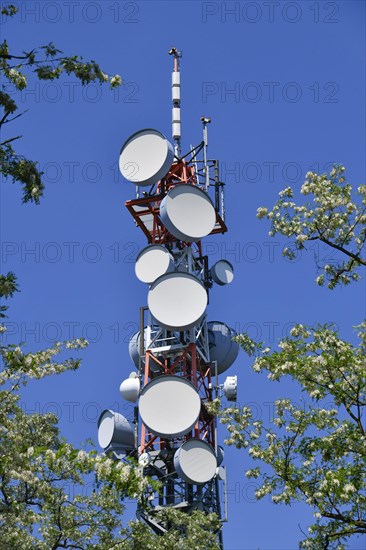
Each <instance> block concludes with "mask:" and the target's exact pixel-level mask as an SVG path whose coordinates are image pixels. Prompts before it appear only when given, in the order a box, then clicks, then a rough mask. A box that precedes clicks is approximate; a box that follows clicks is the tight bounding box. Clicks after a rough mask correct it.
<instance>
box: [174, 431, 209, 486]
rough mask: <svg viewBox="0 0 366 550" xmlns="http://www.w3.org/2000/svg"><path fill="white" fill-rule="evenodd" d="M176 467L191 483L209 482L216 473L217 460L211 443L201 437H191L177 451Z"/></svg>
mask: <svg viewBox="0 0 366 550" xmlns="http://www.w3.org/2000/svg"><path fill="white" fill-rule="evenodd" d="M174 467H175V469H176V471H177V473H178V475H179V476H180V477H181V478H182V479H184V480H185V481H187V482H188V483H191V484H198V485H202V484H203V483H207V482H208V481H210V479H212V478H213V477H214V475H215V474H216V468H217V460H216V456H215V452H214V450H213V448H212V447H211V445H209V444H208V443H206V442H205V441H202V440H201V439H189V440H188V441H186V442H185V443H183V445H182V446H181V447H180V448H179V449H178V450H177V451H176V453H175V455H174Z"/></svg>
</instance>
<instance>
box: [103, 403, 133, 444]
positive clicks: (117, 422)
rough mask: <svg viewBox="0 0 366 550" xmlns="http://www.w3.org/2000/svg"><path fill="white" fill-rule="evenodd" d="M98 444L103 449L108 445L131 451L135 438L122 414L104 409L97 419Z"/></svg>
mask: <svg viewBox="0 0 366 550" xmlns="http://www.w3.org/2000/svg"><path fill="white" fill-rule="evenodd" d="M98 442H99V445H100V446H101V447H102V448H103V449H106V448H107V447H109V446H110V445H112V446H114V447H118V448H120V449H133V448H134V446H135V437H134V434H133V430H132V428H131V426H130V423H129V422H128V420H127V419H126V418H125V417H124V416H123V415H122V414H120V413H118V412H114V411H112V410H110V409H106V410H105V411H103V412H102V414H101V415H100V417H99V419H98Z"/></svg>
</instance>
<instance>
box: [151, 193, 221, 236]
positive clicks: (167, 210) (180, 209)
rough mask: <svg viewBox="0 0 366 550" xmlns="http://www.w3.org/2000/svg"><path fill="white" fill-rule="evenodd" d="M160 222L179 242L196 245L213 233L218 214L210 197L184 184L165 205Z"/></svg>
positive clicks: (168, 196)
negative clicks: (195, 243)
mask: <svg viewBox="0 0 366 550" xmlns="http://www.w3.org/2000/svg"><path fill="white" fill-rule="evenodd" d="M160 218H161V221H162V222H163V224H164V225H165V227H166V228H167V230H168V231H169V232H170V233H171V234H172V235H173V236H174V237H175V238H176V239H180V240H181V241H185V242H195V241H199V240H200V239H202V238H203V237H206V236H207V235H209V234H210V233H211V231H212V230H213V228H214V226H215V222H216V212H215V208H214V205H213V204H212V201H211V199H210V197H209V196H208V195H207V193H205V192H204V191H202V190H201V189H200V188H199V187H195V186H194V185H190V184H188V183H181V184H179V185H176V186H175V187H173V188H172V189H171V190H170V191H169V193H168V194H167V195H166V196H165V197H164V199H163V200H162V201H161V204H160Z"/></svg>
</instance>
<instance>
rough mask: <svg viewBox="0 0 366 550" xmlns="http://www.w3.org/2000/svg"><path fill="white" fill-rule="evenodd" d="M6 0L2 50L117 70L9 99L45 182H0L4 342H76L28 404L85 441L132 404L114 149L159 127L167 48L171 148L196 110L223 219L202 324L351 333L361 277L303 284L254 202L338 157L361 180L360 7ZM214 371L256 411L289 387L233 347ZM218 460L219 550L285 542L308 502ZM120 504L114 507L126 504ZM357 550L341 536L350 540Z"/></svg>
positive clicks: (275, 549)
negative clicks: (268, 493)
mask: <svg viewBox="0 0 366 550" xmlns="http://www.w3.org/2000/svg"><path fill="white" fill-rule="evenodd" d="M18 4H19V6H20V7H21V14H20V15H18V16H17V17H16V18H14V20H13V21H11V22H8V23H6V24H5V25H4V26H3V30H2V34H3V36H6V37H7V39H8V41H9V44H10V46H11V49H12V50H13V51H21V50H23V49H24V50H30V49H32V48H33V47H35V46H36V45H42V44H46V43H48V42H50V41H54V42H55V44H56V45H57V47H59V48H60V49H62V50H63V51H65V52H67V53H68V54H75V53H78V54H81V55H83V56H84V57H85V58H93V59H95V60H97V61H98V62H99V63H100V64H101V66H102V68H103V69H104V70H105V72H107V73H109V74H114V73H119V74H121V75H122V77H123V79H124V81H125V85H124V87H123V88H121V89H120V90H119V92H118V93H113V92H110V91H109V90H108V89H107V87H105V88H103V89H100V88H99V87H98V86H94V85H93V86H89V87H88V89H87V90H83V89H82V88H81V86H80V84H78V83H77V82H76V80H75V79H74V78H70V77H65V78H64V79H61V80H60V81H58V82H57V83H48V82H45V83H39V82H36V81H34V82H31V84H30V87H29V90H33V93H30V91H27V92H26V93H24V94H23V97H22V101H21V105H20V107H23V108H24V109H26V108H27V109H29V112H28V113H27V114H25V115H24V116H23V117H21V118H20V119H18V120H17V121H16V122H14V123H12V124H11V125H9V126H11V128H9V131H10V130H11V132H12V135H13V134H14V135H16V134H18V133H22V134H23V136H24V137H23V138H22V140H19V141H18V142H17V143H16V144H15V145H16V147H17V150H18V151H19V152H22V153H23V154H25V155H27V156H28V157H29V158H31V159H37V160H38V161H39V163H40V166H41V168H43V169H44V170H45V171H46V183H47V186H46V192H45V197H44V199H43V200H42V203H41V205H40V206H34V205H21V203H20V199H21V193H20V190H19V188H18V187H17V186H12V185H10V184H7V185H1V193H2V211H1V226H2V227H1V238H2V243H3V249H2V272H4V271H7V270H13V271H15V273H16V274H17V276H18V279H19V284H20V287H21V293H20V294H17V295H16V297H15V298H14V299H13V300H12V301H11V309H10V318H9V322H10V323H12V324H11V325H10V327H9V335H8V341H12V342H18V341H20V340H22V341H25V342H26V346H27V348H28V349H32V350H37V349H40V348H41V347H43V346H47V345H48V344H50V343H52V342H53V341H57V340H61V339H67V338H69V336H72V332H73V331H74V335H75V336H85V337H87V338H88V339H89V340H90V341H91V342H92V344H91V345H90V347H89V349H88V350H86V351H85V352H84V353H83V366H82V367H81V369H80V370H79V371H78V372H77V373H67V374H64V375H62V376H60V377H54V378H50V379H47V380H44V381H40V382H37V383H34V384H31V385H30V386H29V388H28V389H27V392H26V393H25V396H24V400H23V403H24V406H25V407H26V408H27V409H28V410H29V411H32V410H41V411H46V410H56V411H57V412H58V414H59V415H60V425H61V428H62V432H63V434H64V435H65V436H66V437H68V438H69V439H70V440H72V442H73V443H75V444H76V445H78V444H80V443H81V442H82V441H83V440H85V439H86V438H87V437H92V438H93V439H96V419H97V417H98V414H99V412H100V411H101V410H102V409H103V408H106V407H112V408H116V407H117V406H118V407H119V409H120V411H121V412H125V414H127V416H129V415H131V414H132V410H131V408H125V405H124V403H122V402H121V400H120V397H119V392H118V387H119V384H120V382H121V381H122V380H123V379H124V378H125V377H127V376H128V374H129V372H130V371H131V370H132V364H131V361H130V359H129V355H128V340H129V338H130V336H131V335H132V334H133V332H134V331H135V330H136V326H137V323H138V308H139V306H140V305H145V303H146V287H145V286H144V285H143V284H142V283H139V282H138V281H137V279H136V277H135V275H134V263H133V261H134V258H135V256H136V253H137V251H138V250H139V249H141V248H142V247H143V246H145V244H146V241H145V239H144V237H143V235H142V233H141V232H140V231H139V230H138V229H137V228H136V227H135V226H134V223H133V221H132V218H131V217H130V215H129V214H128V212H127V210H126V209H125V207H124V201H126V200H127V199H130V198H132V197H133V194H134V188H133V186H131V185H128V184H127V183H122V179H121V177H119V175H118V173H117V160H118V155H119V149H120V146H121V144H122V143H123V142H124V140H125V139H126V138H127V137H128V136H129V135H130V134H131V133H133V132H134V131H136V130H139V129H141V128H146V127H153V128H157V129H159V130H160V131H162V132H163V133H165V134H166V135H167V136H168V137H169V136H170V121H171V99H170V97H171V96H170V94H171V92H170V81H171V74H170V73H171V58H170V57H169V56H168V54H167V52H168V50H169V49H170V48H171V47H172V46H177V47H178V49H181V50H183V60H182V132H183V149H184V150H188V147H189V144H190V143H198V142H199V141H200V140H201V129H200V121H199V118H200V116H201V115H205V116H210V117H212V120H213V122H212V124H211V126H210V128H209V131H210V136H209V140H210V156H211V157H212V158H218V159H219V160H220V162H221V167H222V177H223V179H226V182H227V187H226V207H227V221H228V226H229V232H228V233H227V234H226V235H224V236H215V237H209V238H207V239H206V240H205V247H206V251H207V252H208V253H210V259H211V262H213V261H215V260H217V259H220V258H222V257H224V258H227V259H228V260H229V261H231V262H232V263H233V264H234V267H235V274H236V277H235V280H234V282H233V284H232V285H230V286H228V287H224V288H218V287H217V288H215V289H214V291H213V292H212V293H211V302H210V306H209V312H208V319H209V320H210V319H212V320H222V321H224V322H226V323H228V324H229V325H231V326H232V327H233V328H236V329H237V330H245V329H247V330H248V332H249V334H250V335H251V336H252V337H254V338H258V339H262V340H265V341H266V342H267V343H269V344H275V342H276V341H277V340H278V339H279V338H280V337H281V336H282V335H284V334H286V331H287V330H288V327H289V326H290V325H291V324H293V323H294V322H302V323H315V322H318V321H319V322H331V321H332V322H335V323H336V324H337V325H338V326H339V328H340V330H341V333H342V335H344V336H345V337H347V338H353V337H354V336H353V332H352V326H353V325H355V324H357V323H359V322H360V321H361V320H362V319H363V317H364V314H365V292H364V290H365V287H364V282H360V283H359V284H358V285H356V286H350V287H348V288H340V289H336V290H334V291H333V292H331V291H329V290H327V289H322V288H319V287H317V286H316V285H315V283H314V279H315V276H316V269H315V266H314V263H313V259H312V254H311V253H308V254H303V255H302V256H301V257H300V258H299V259H298V261H297V262H295V263H290V262H289V261H287V260H285V259H283V257H282V255H281V249H282V248H283V246H285V241H283V240H280V239H278V240H276V239H271V238H270V237H268V225H267V223H266V222H264V221H258V220H257V219H256V210H257V208H258V206H264V205H266V206H270V205H272V204H273V203H274V201H275V200H276V197H277V193H278V192H279V191H280V190H281V189H282V188H283V187H285V186H286V185H288V184H290V185H293V186H294V188H295V189H299V187H300V185H301V183H302V182H303V180H304V176H305V173H306V172H307V171H308V170H309V169H311V168H312V169H314V170H319V169H320V170H321V171H323V169H324V166H325V165H328V164H329V163H332V162H342V163H343V164H344V165H345V166H346V167H347V175H348V178H349V181H350V182H352V183H354V184H355V186H358V185H360V184H361V183H364V182H365V160H364V151H365V3H364V2H362V1H351V0H348V1H337V2H322V1H320V2H312V1H296V2H281V1H278V2H198V1H197V2H180V1H178V2H115V1H113V2H112V1H103V2H83V1H79V2H61V1H60V2H47V1H45V2H31V1H30V2H18ZM319 167H320V168H319ZM225 176H226V177H225ZM32 250H33V251H34V252H33V253H32V252H31V251H32ZM314 252H316V250H314ZM318 252H319V253H320V254H321V256H322V257H324V258H325V257H326V255H327V254H329V251H328V250H326V249H325V248H322V247H320V249H319V251H318ZM31 331H33V332H31ZM10 333H12V334H10ZM228 374H238V378H239V402H240V403H242V404H244V403H248V402H249V403H252V404H255V406H256V407H257V409H258V415H261V416H262V418H263V419H266V420H268V419H269V415H270V412H269V411H270V403H271V402H273V401H274V400H275V399H277V398H279V397H285V396H287V395H290V394H294V395H296V390H294V389H293V388H292V386H290V384H289V383H287V382H283V383H281V384H278V383H277V384H274V383H269V382H268V381H267V380H266V378H265V376H258V375H257V374H255V373H253V372H252V371H251V370H250V360H249V359H248V358H247V357H246V356H245V355H244V353H242V354H241V355H240V356H239V358H238V360H237V362H236V364H235V365H234V366H233V367H232V368H231V370H230V371H229V372H228ZM294 392H295V393H294ZM223 438H224V433H222V434H221V440H223ZM225 461H226V465H227V467H228V478H229V491H230V495H229V517H230V521H229V524H228V525H227V526H225V529H224V540H225V548H226V549H227V550H234V549H235V550H239V549H240V550H243V549H246V550H247V549H257V548H260V549H261V550H264V549H270V550H290V549H294V548H297V543H298V541H299V540H300V539H301V538H302V534H301V531H300V528H299V526H300V527H301V528H302V529H303V530H306V528H307V525H308V524H309V522H310V521H311V513H310V512H309V510H308V509H307V508H306V507H304V506H302V505H295V506H293V507H284V506H279V505H273V504H271V503H270V499H269V497H268V498H266V499H264V500H263V501H261V502H259V503H255V502H254V498H253V493H254V488H255V487H254V484H253V481H252V480H250V482H248V481H246V479H245V477H244V471H245V470H246V469H248V465H249V462H248V460H247V458H246V456H245V454H244V452H238V451H236V450H235V449H232V448H230V449H227V451H226V459H225ZM132 515H133V507H129V508H128V512H127V515H126V517H129V516H132ZM361 548H363V545H362V541H361V540H359V539H355V540H354V541H353V542H352V549H361Z"/></svg>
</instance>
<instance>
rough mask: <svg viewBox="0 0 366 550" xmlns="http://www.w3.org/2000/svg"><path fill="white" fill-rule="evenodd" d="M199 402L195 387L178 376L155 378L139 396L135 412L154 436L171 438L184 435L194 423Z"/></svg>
mask: <svg viewBox="0 0 366 550" xmlns="http://www.w3.org/2000/svg"><path fill="white" fill-rule="evenodd" d="M200 410H201V399H200V396H199V394H198V392H197V390H196V388H195V387H194V386H193V384H191V382H189V381H188V380H186V379H185V378H181V377H179V376H171V375H167V376H159V377H157V378H154V380H152V381H151V382H149V383H148V384H147V385H146V386H145V387H144V389H143V390H142V392H141V394H140V399H139V412H140V416H141V420H142V421H143V423H144V424H145V426H146V427H147V428H148V429H149V430H150V431H151V432H152V433H153V434H154V435H158V436H159V437H163V438H165V439H173V438H174V437H179V436H181V435H184V434H186V433H187V432H189V430H190V429H191V428H192V427H193V426H194V424H195V423H196V422H197V419H198V416H199V414H200Z"/></svg>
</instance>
